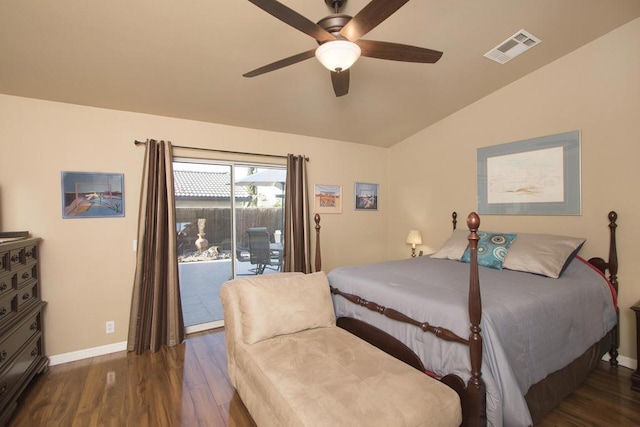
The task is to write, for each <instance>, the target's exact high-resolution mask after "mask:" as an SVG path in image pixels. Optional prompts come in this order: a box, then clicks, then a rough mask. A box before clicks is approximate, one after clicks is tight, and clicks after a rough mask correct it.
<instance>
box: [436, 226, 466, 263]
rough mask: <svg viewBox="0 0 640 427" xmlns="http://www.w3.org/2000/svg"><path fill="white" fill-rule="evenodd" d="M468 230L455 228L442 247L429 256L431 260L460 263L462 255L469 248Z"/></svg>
mask: <svg viewBox="0 0 640 427" xmlns="http://www.w3.org/2000/svg"><path fill="white" fill-rule="evenodd" d="M468 237H469V230H464V229H461V228H457V229H455V230H453V234H452V235H451V237H449V240H447V241H446V242H445V243H444V245H442V247H441V248H440V249H438V251H437V252H436V253H433V254H431V258H441V259H454V260H456V261H460V258H462V254H463V253H464V251H465V249H467V246H469V240H468Z"/></svg>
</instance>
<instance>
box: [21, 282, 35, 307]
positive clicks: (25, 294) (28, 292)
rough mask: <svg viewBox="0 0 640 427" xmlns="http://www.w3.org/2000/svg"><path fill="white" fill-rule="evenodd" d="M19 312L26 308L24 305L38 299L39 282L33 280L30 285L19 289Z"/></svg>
mask: <svg viewBox="0 0 640 427" xmlns="http://www.w3.org/2000/svg"><path fill="white" fill-rule="evenodd" d="M17 298H18V312H20V311H21V310H23V309H24V307H26V306H28V305H31V303H32V302H35V301H37V300H38V282H32V283H31V284H29V285H28V286H24V287H22V288H19V289H18V293H17Z"/></svg>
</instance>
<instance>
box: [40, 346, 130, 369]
mask: <svg viewBox="0 0 640 427" xmlns="http://www.w3.org/2000/svg"><path fill="white" fill-rule="evenodd" d="M126 349H127V342H126V341H122V342H117V343H114V344H107V345H102V346H100V347H92V348H87V349H84V350H78V351H72V352H69V353H62V354H56V355H53V356H49V365H50V366H54V365H60V364H62V363H68V362H75V361H76V360H82V359H88V358H90V357H96V356H103V355H105V354H111V353H116V352H118V351H124V350H126Z"/></svg>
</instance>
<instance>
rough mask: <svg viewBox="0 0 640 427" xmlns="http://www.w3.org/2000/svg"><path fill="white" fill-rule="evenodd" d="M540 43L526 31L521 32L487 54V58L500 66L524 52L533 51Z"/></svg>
mask: <svg viewBox="0 0 640 427" xmlns="http://www.w3.org/2000/svg"><path fill="white" fill-rule="evenodd" d="M538 43H540V39H539V38H537V37H535V36H533V35H531V34H530V33H529V32H527V31H525V30H520V31H518V32H517V33H515V34H514V35H512V36H511V37H509V38H508V39H506V40H505V41H503V42H502V43H500V44H499V45H498V46H496V47H495V48H493V49H491V50H490V51H489V52H487V53H485V54H484V56H485V58H489V59H491V60H492V61H496V62H497V63H499V64H504V63H506V62H509V61H510V60H512V59H513V58H515V57H516V56H518V55H520V54H521V53H522V52H524V51H526V50H529V49H531V48H532V47H534V46H535V45H537V44H538Z"/></svg>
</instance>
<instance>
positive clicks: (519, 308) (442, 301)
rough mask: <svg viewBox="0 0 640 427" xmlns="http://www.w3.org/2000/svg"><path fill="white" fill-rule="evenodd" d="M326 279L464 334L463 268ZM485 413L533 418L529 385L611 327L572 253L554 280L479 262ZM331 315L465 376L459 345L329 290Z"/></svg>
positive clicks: (354, 271) (597, 282)
mask: <svg viewBox="0 0 640 427" xmlns="http://www.w3.org/2000/svg"><path fill="white" fill-rule="evenodd" d="M328 276H329V282H330V283H331V285H332V286H334V287H337V288H338V289H340V290H341V291H343V292H347V293H353V294H356V295H359V296H361V297H363V298H365V299H367V300H369V301H374V302H376V303H378V304H380V305H383V306H386V307H390V308H394V309H396V310H398V311H400V312H402V313H404V314H406V315H408V316H409V317H412V318H413V319H416V320H418V321H421V322H423V321H426V322H429V323H430V324H431V325H433V326H441V327H444V328H447V329H450V330H452V331H453V332H455V333H456V334H457V335H459V336H461V337H464V338H466V337H468V336H469V316H468V311H467V297H468V286H469V264H465V263H461V262H459V261H451V260H442V259H431V258H429V257H418V258H413V259H408V260H401V261H392V262H385V263H379V264H367V265H358V266H349V267H340V268H336V269H335V270H333V271H331V272H330V273H329V275H328ZM479 276H480V289H481V293H482V309H483V313H482V322H481V328H482V335H483V341H484V346H483V364H482V378H483V379H484V381H485V383H486V387H487V418H488V421H489V424H490V425H493V426H502V425H505V426H528V425H531V424H532V421H531V416H530V414H529V409H528V408H527V404H526V402H525V399H524V395H525V394H526V392H527V390H528V389H529V387H530V386H531V385H533V384H535V383H536V382H538V381H540V380H542V379H544V378H545V377H546V376H547V375H548V374H550V373H552V372H554V371H557V370H558V369H561V368H563V367H564V366H566V365H567V364H568V363H569V362H571V361H572V360H573V359H575V358H576V357H578V356H579V355H581V354H582V353H584V352H585V351H586V350H587V349H588V348H589V347H590V346H591V345H592V344H594V343H595V342H597V341H598V340H600V339H601V338H602V337H603V336H604V335H605V334H606V333H607V332H608V331H609V330H610V329H611V328H612V327H613V326H614V325H615V323H616V313H615V307H614V304H613V298H612V294H611V291H610V288H609V286H608V283H607V282H606V280H605V279H604V278H603V277H602V276H601V275H600V274H599V273H597V272H595V271H594V270H593V269H592V268H591V267H589V266H588V265H587V264H586V262H585V261H583V260H581V259H579V258H576V259H574V260H573V261H572V262H571V263H570V264H569V266H568V267H567V269H566V270H565V272H564V273H563V274H562V275H561V276H560V278H559V279H550V278H547V277H542V276H538V275H534V274H530V273H521V272H516V271H509V270H502V271H499V270H493V269H489V268H484V267H479ZM333 298H334V306H335V308H336V315H337V316H338V317H341V316H348V317H353V318H356V319H360V320H363V321H365V322H367V323H369V324H371V325H374V326H376V327H378V328H380V329H382V330H384V331H386V332H387V333H389V334H391V335H392V336H394V337H396V338H398V339H399V340H400V341H402V342H403V343H405V344H406V345H407V346H409V347H410V348H411V349H412V350H413V351H414V352H415V353H416V354H417V355H418V356H419V357H420V359H421V360H422V362H423V363H424V365H425V367H426V369H427V370H429V371H431V372H434V373H436V374H438V375H445V374H448V373H453V374H457V375H459V376H460V377H461V378H462V379H463V380H465V381H467V380H468V379H469V377H470V361H469V350H468V347H467V346H465V345H462V344H458V343H450V342H446V341H444V340H440V339H438V338H436V337H435V336H434V335H433V334H430V333H424V332H422V330H420V329H419V328H417V327H415V326H411V325H406V324H404V323H401V322H396V321H393V320H390V319H387V318H386V317H384V316H382V315H380V314H378V313H375V312H372V311H370V310H367V309H366V308H363V307H360V306H357V305H355V304H352V303H350V302H349V301H347V300H346V299H344V298H342V297H340V296H334V297H333Z"/></svg>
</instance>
